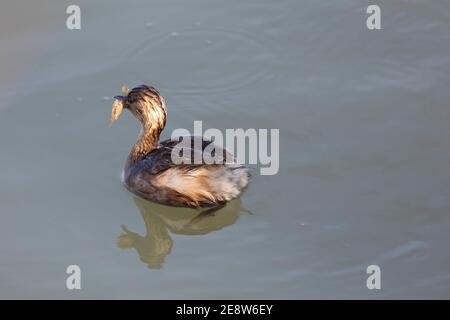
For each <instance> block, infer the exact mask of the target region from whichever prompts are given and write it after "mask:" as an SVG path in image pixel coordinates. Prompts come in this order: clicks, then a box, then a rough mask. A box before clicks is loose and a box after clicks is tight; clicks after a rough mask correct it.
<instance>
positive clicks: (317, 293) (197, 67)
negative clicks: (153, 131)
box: [0, 0, 450, 299]
mask: <svg viewBox="0 0 450 320" xmlns="http://www.w3.org/2000/svg"><path fill="white" fill-rule="evenodd" d="M79 4H80V6H81V9H82V29H81V30H79V31H69V30H67V29H66V28H65V19H66V14H65V9H66V4H63V3H61V4H56V3H54V2H50V1H43V0H40V1H35V2H33V4H30V3H29V2H25V1H17V2H15V3H14V4H12V3H9V4H3V5H2V10H0V11H1V13H0V15H1V16H0V30H1V32H0V38H1V42H2V46H1V49H0V68H1V72H0V146H1V156H0V168H2V169H1V182H0V214H1V219H2V223H1V225H0V252H1V257H2V258H1V267H0V297H1V298H65V299H66V298H67V299H69V298H182V299H183V298H449V297H450V271H449V270H450V256H449V254H448V242H449V240H450V236H449V232H448V230H449V227H450V198H449V192H450V170H449V163H450V162H449V161H450V149H449V147H450V139H449V136H450V126H449V123H450V104H449V103H450V91H449V90H448V88H449V85H450V55H449V49H450V33H449V30H450V28H449V27H450V19H449V18H450V3H448V1H438V0H436V1H400V0H398V1H378V3H377V4H379V5H380V6H381V10H382V30H379V31H368V30H367V29H366V27H365V19H366V17H367V15H366V13H365V9H366V7H367V6H368V4H369V2H366V1H346V0H345V1H338V2H335V3H334V2H333V3H330V2H329V1H312V0H310V1H297V0H295V1H294V0H292V1H289V0H285V1H281V2H280V1H278V2H274V1H256V0H255V1H216V2H211V1H204V0H194V1H190V3H189V5H186V4H185V1H181V0H179V1H171V2H170V4H169V3H168V2H166V1H162V0H160V1H152V3H149V2H146V1H128V2H124V1H96V2H95V3H92V2H89V1H79ZM140 83H148V84H152V85H155V86H156V87H157V88H159V89H160V91H161V92H162V94H163V95H164V96H165V98H166V101H167V104H168V109H169V118H168V125H167V127H166V129H165V131H164V133H163V138H167V137H168V136H170V133H171V132H172V130H174V129H176V128H186V129H189V130H192V128H193V121H194V120H202V121H203V127H204V128H205V129H206V128H220V129H226V128H240V127H242V128H279V129H280V152H281V154H280V172H279V174H278V175H275V176H259V175H258V174H257V172H258V171H257V170H256V171H255V172H256V174H254V176H253V180H252V182H251V185H250V188H249V189H248V191H247V192H246V194H245V195H244V196H243V197H242V198H241V199H240V201H235V202H233V203H231V204H230V205H229V206H227V207H226V208H225V209H224V210H222V211H219V212H218V213H216V215H214V216H206V217H203V218H201V217H200V218H196V216H197V214H198V212H195V211H193V210H189V209H174V208H167V207H163V206H159V205H155V204H150V203H146V202H143V201H141V200H139V199H136V198H134V197H133V196H132V195H131V194H129V193H128V192H127V191H126V190H125V189H124V188H123V187H122V185H121V183H120V172H121V169H122V166H123V162H124V160H125V158H126V156H127V153H128V151H129V149H130V147H131V144H132V143H133V142H134V140H135V138H136V135H137V133H138V127H137V124H136V122H135V120H134V119H133V118H132V117H131V116H130V115H129V114H127V113H125V115H124V116H122V117H121V118H120V119H119V121H118V122H117V123H116V124H115V125H114V126H113V127H109V126H108V118H109V114H110V110H111V105H112V100H111V98H110V97H112V96H114V95H116V94H119V93H120V88H121V86H122V85H128V86H130V87H131V86H133V85H137V84H140ZM247 210H249V211H250V212H251V213H252V214H250V213H248V212H247ZM122 225H123V226H125V227H123V228H122V227H121V226H122ZM71 264H77V265H79V266H80V267H81V270H82V290H79V291H76V290H75V291H69V290H67V289H66V287H65V281H66V277H67V275H66V273H65V270H66V268H67V266H68V265H71ZM371 264H376V265H379V266H380V268H381V272H382V289H381V290H371V291H370V290H368V289H367V288H366V278H367V276H368V275H367V274H366V268H367V266H369V265H371Z"/></svg>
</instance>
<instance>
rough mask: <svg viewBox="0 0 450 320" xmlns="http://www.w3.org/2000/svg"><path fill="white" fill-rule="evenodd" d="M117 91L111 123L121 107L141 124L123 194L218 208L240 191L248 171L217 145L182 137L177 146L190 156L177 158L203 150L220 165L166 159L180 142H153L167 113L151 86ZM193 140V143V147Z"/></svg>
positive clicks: (157, 139) (128, 165)
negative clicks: (186, 147) (184, 147)
mask: <svg viewBox="0 0 450 320" xmlns="http://www.w3.org/2000/svg"><path fill="white" fill-rule="evenodd" d="M122 91H123V94H124V95H123V96H115V97H114V98H115V101H114V104H113V109H112V114H111V123H113V122H115V121H116V120H117V119H118V118H119V116H120V114H121V112H122V109H123V108H125V109H128V110H130V112H131V113H132V114H133V115H134V116H135V117H136V118H137V120H139V122H140V123H141V125H142V129H141V133H140V135H139V138H138V140H137V142H136V143H135V144H134V146H133V148H132V149H131V151H130V154H129V155H128V159H127V161H126V164H125V168H124V176H123V178H124V184H125V187H126V188H127V189H128V190H130V191H131V192H133V193H134V194H136V195H138V196H140V197H142V198H145V199H147V200H150V201H154V202H158V203H162V204H167V205H172V206H183V207H193V208H198V207H214V206H218V205H223V204H224V203H225V202H227V201H230V200H232V199H234V198H236V197H238V196H239V195H240V194H241V193H242V192H243V191H244V189H245V187H246V186H247V183H248V180H249V174H248V169H247V168H246V167H245V166H243V165H239V164H238V163H237V162H236V159H235V158H234V157H233V156H231V154H230V153H229V151H228V150H226V149H224V148H221V147H219V146H217V145H211V146H213V148H211V146H209V145H210V144H211V143H213V142H212V141H210V140H206V139H205V138H203V137H193V136H190V137H183V144H185V143H186V140H188V141H190V150H191V153H190V155H185V154H183V158H186V156H187V157H189V158H190V159H194V154H195V153H196V152H200V153H202V152H203V150H204V149H205V148H206V147H208V146H209V150H211V149H214V152H215V153H216V154H219V155H220V154H221V155H222V156H223V158H226V162H224V163H213V164H207V163H205V161H204V160H203V157H202V160H201V162H200V163H198V162H194V161H183V163H181V164H175V163H174V162H173V161H172V157H171V153H172V150H173V149H174V147H176V146H177V144H178V143H180V141H178V140H170V139H169V140H165V141H163V142H159V136H160V134H161V131H162V130H163V129H164V126H165V124H166V117H167V109H166V104H165V102H164V98H163V97H162V96H161V95H160V94H159V92H158V91H157V90H156V89H155V88H153V87H149V86H146V85H141V86H138V87H136V88H133V89H132V90H131V91H129V90H128V89H126V88H125V87H124V88H123V90H122ZM197 139H200V141H198V140H197ZM195 140H197V142H199V143H194V141H195ZM197 145H198V147H196V146H197ZM195 148H197V149H198V148H201V150H196V149H195ZM230 160H231V161H230Z"/></svg>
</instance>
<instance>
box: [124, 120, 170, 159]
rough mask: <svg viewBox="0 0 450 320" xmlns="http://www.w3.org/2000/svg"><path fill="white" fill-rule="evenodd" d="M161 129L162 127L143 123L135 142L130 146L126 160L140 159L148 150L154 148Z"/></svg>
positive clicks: (156, 145) (150, 150)
mask: <svg viewBox="0 0 450 320" xmlns="http://www.w3.org/2000/svg"><path fill="white" fill-rule="evenodd" d="M161 131H162V129H160V128H155V127H151V126H148V125H143V126H142V129H141V133H140V134H139V137H138V139H137V141H136V143H135V144H134V146H133V148H131V151H130V154H129V155H128V162H129V163H134V162H136V161H139V160H142V159H143V158H145V157H146V156H147V155H148V154H149V153H150V152H152V151H153V150H155V149H156V148H157V147H158V143H159V135H160V134H161Z"/></svg>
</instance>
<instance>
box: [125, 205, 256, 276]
mask: <svg viewBox="0 0 450 320" xmlns="http://www.w3.org/2000/svg"><path fill="white" fill-rule="evenodd" d="M133 200H134V203H135V204H136V206H137V208H138V209H139V211H140V213H141V216H142V218H143V220H144V223H145V228H146V234H145V236H142V235H140V234H138V233H136V232H133V231H131V230H129V229H128V228H127V227H126V226H124V225H122V231H123V232H122V234H121V235H120V236H119V237H118V241H117V246H118V247H119V248H122V249H130V248H134V249H135V250H136V251H137V252H138V254H139V257H140V259H141V261H142V262H144V263H145V264H147V266H148V267H149V268H151V269H160V268H161V267H162V266H163V264H164V260H165V258H166V256H167V255H168V254H169V253H170V252H171V250H172V246H173V240H172V238H171V237H170V233H173V234H182V235H203V234H207V233H210V232H212V231H216V230H220V229H222V228H224V227H226V226H229V225H232V224H233V223H235V222H236V221H237V219H238V218H239V215H240V212H248V211H247V210H246V209H244V208H242V207H241V201H240V200H239V199H235V200H233V201H231V202H229V203H227V204H226V205H224V206H219V207H214V208H209V209H189V208H177V207H168V206H164V205H160V204H157V203H153V202H150V201H147V200H144V199H141V198H139V197H135V196H133Z"/></svg>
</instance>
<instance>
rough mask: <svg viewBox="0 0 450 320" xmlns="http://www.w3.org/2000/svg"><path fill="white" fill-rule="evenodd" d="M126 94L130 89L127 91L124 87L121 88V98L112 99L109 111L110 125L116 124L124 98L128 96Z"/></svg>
mask: <svg viewBox="0 0 450 320" xmlns="http://www.w3.org/2000/svg"><path fill="white" fill-rule="evenodd" d="M128 92H130V89H128V88H127V87H126V86H123V87H122V94H123V96H115V97H114V103H113V107H112V111H111V120H110V125H112V124H113V123H114V122H116V120H117V119H119V117H120V115H121V113H122V110H123V103H124V100H125V98H126V96H127V95H128Z"/></svg>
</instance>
